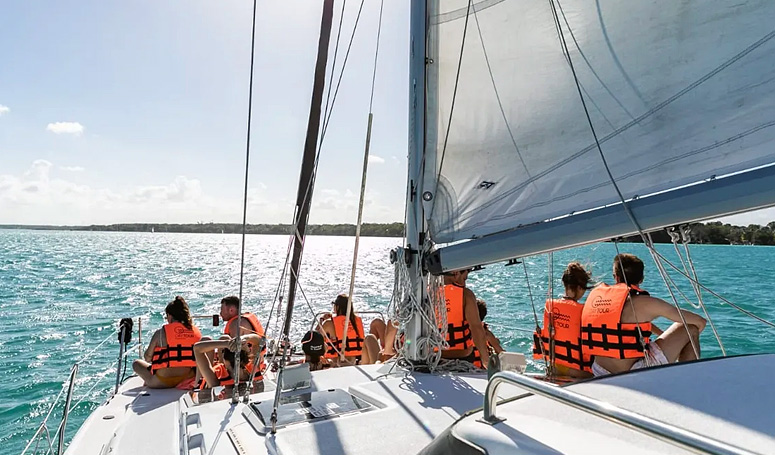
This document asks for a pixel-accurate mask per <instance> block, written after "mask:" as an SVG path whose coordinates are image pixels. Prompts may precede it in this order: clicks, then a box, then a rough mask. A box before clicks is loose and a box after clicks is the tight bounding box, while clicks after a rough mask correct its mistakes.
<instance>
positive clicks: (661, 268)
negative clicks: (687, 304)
mask: <svg viewBox="0 0 775 455" xmlns="http://www.w3.org/2000/svg"><path fill="white" fill-rule="evenodd" d="M646 237H647V238H648V239H649V245H650V246H649V253H651V256H652V258H653V259H654V263H656V265H657V269H658V270H659V274H660V276H662V280H663V281H664V282H665V287H666V288H667V292H669V293H670V298H671V299H672V300H673V302H674V303H675V308H676V309H677V310H678V315H679V316H680V317H681V322H682V323H683V325H684V327H685V328H686V333H687V335H689V342H690V343H691V345H692V350H693V351H694V355H695V357H696V358H698V359H699V358H700V346H699V338H697V340H695V339H694V337H693V336H692V335H691V333H690V332H689V325H688V324H687V323H686V318H684V312H683V310H682V309H681V307H680V306H679V305H678V299H676V297H675V293H674V292H673V288H672V287H671V286H670V284H669V283H668V280H667V271H666V270H665V268H664V266H663V265H662V262H661V261H660V260H659V258H657V256H656V255H655V254H654V253H653V252H654V250H656V248H655V247H654V241H653V240H652V239H651V233H650V232H647V233H646ZM697 336H698V337H699V332H698V335H697Z"/></svg>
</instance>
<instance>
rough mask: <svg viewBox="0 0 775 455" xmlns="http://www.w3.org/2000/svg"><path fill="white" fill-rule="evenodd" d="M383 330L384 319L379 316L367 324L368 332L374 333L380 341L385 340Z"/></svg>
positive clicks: (384, 327) (384, 328)
mask: <svg viewBox="0 0 775 455" xmlns="http://www.w3.org/2000/svg"><path fill="white" fill-rule="evenodd" d="M385 330H386V326H385V321H383V320H382V319H380V318H377V319H375V320H373V321H371V324H370V325H369V334H370V335H374V336H375V337H376V338H377V341H378V342H380V343H382V342H384V341H385Z"/></svg>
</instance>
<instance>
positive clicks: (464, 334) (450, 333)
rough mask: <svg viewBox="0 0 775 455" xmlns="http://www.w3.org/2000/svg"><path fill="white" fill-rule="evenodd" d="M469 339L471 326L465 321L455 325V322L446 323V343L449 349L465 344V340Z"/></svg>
mask: <svg viewBox="0 0 775 455" xmlns="http://www.w3.org/2000/svg"><path fill="white" fill-rule="evenodd" d="M470 339H471V328H470V327H469V326H468V324H467V323H465V322H464V323H463V325H459V326H456V325H455V324H452V323H449V324H447V343H448V344H449V347H450V348H451V349H456V348H455V347H454V346H457V345H462V346H465V344H466V342H467V341H468V340H470Z"/></svg>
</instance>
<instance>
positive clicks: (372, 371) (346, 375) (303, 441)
mask: <svg viewBox="0 0 775 455" xmlns="http://www.w3.org/2000/svg"><path fill="white" fill-rule="evenodd" d="M387 370H388V367H387V366H383V365H369V366H366V367H347V368H335V369H330V370H325V371H318V372H314V373H313V379H312V386H311V387H310V388H309V389H304V390H300V391H298V392H296V393H302V392H310V391H317V390H328V389H335V388H340V389H343V390H346V391H348V392H350V393H351V394H352V395H355V396H357V397H359V398H362V399H365V400H366V401H368V402H370V403H372V404H375V405H376V408H377V409H374V410H371V411H368V412H363V413H356V414H352V415H344V416H340V417H336V418H331V419H324V420H321V421H315V422H312V423H298V424H292V425H289V426H288V427H286V428H281V429H279V430H278V431H277V434H276V435H275V436H274V437H272V436H271V435H270V436H269V437H267V438H264V436H263V435H261V434H259V432H257V431H256V430H255V429H254V427H253V426H252V425H251V424H250V423H248V421H247V419H246V418H245V416H244V415H243V412H245V411H247V412H248V413H250V412H251V411H250V410H249V409H248V408H247V407H246V405H244V404H243V403H239V404H237V405H236V406H232V405H231V400H228V399H227V400H222V401H216V402H211V403H206V404H202V405H194V404H193V402H192V401H191V399H190V397H188V396H187V394H186V393H184V392H183V391H180V390H174V389H172V390H169V389H168V390H154V389H146V388H144V387H142V385H141V382H140V380H139V379H138V378H136V377H133V378H131V379H129V380H128V381H127V382H126V383H125V384H124V385H123V386H122V387H121V390H120V391H119V394H117V395H116V396H115V397H113V398H112V399H111V400H110V401H109V402H108V403H106V404H105V405H103V406H101V407H100V408H98V409H97V410H95V411H94V413H93V414H92V415H91V416H90V417H89V419H88V420H87V421H86V422H85V423H84V425H83V427H82V428H81V431H80V432H79V433H78V435H77V436H76V437H75V438H74V439H73V441H72V443H71V444H70V446H69V447H68V451H67V452H66V453H67V454H68V455H74V454H78V455H90V454H94V455H98V454H103V453H110V454H111V455H124V454H126V455H129V454H132V455H134V454H156V453H159V454H178V453H184V454H185V453H194V454H200V453H201V454H212V455H217V454H230V455H231V454H237V453H242V454H265V453H310V454H312V453H327V454H329V453H366V452H368V453H372V454H376V455H379V454H389V455H396V454H398V453H415V452H418V451H420V450H421V449H422V448H423V447H425V446H426V445H427V444H429V443H430V442H431V441H432V440H433V438H434V437H436V436H437V435H438V434H440V433H441V432H442V431H444V430H445V429H446V428H447V427H448V426H449V425H451V424H452V423H454V421H455V420H457V419H458V418H459V417H460V416H461V415H462V414H463V413H465V412H466V411H469V410H471V409H476V408H478V407H481V406H482V403H483V399H484V389H485V387H486V385H487V380H486V376H485V375H484V374H478V375H451V374H450V375H428V374H413V375H404V374H403V373H401V374H398V375H395V374H394V375H393V376H391V377H384V374H385V373H386V372H387ZM381 376H382V378H380V379H379V380H375V379H376V378H378V377H381ZM348 385H349V386H348ZM269 388H273V387H272V386H271V385H270V387H269ZM518 392H519V390H518V389H516V388H514V387H503V388H502V391H501V393H500V395H501V396H503V397H504V398H505V397H509V396H513V395H515V394H516V393H518ZM273 399H274V391H266V392H263V393H260V394H253V395H251V401H252V402H254V403H255V402H260V401H262V400H269V401H272V400H273ZM107 416H113V417H108V418H107V419H106V417H107ZM184 441H185V444H188V446H189V450H188V452H186V451H185V449H184V445H183V443H184ZM237 444H238V445H240V446H241V447H242V451H238V450H237V448H236V445H237Z"/></svg>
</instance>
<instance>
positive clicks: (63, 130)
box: [46, 122, 84, 136]
mask: <svg viewBox="0 0 775 455" xmlns="http://www.w3.org/2000/svg"><path fill="white" fill-rule="evenodd" d="M83 129H84V128H83V125H81V124H80V123H78V122H55V123H49V124H48V126H46V131H51V132H52V133H54V134H72V135H75V136H80V135H81V134H82V133H83Z"/></svg>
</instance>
